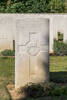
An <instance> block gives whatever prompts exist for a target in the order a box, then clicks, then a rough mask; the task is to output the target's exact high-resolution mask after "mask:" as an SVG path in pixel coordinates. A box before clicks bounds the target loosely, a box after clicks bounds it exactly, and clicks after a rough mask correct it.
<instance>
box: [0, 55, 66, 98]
mask: <svg viewBox="0 0 67 100" xmlns="http://www.w3.org/2000/svg"><path fill="white" fill-rule="evenodd" d="M14 66H15V60H14V58H13V57H11V58H5V57H4V58H0V100H11V96H10V94H9V92H8V90H7V88H6V85H7V84H10V83H14V69H15V67H14ZM50 80H51V81H54V82H57V83H60V82H61V83H67V57H66V56H64V57H63V56H62V57H59V56H58V57H56V56H51V57H50ZM52 99H53V100H67V97H44V98H37V99H33V98H25V99H24V100H52Z"/></svg>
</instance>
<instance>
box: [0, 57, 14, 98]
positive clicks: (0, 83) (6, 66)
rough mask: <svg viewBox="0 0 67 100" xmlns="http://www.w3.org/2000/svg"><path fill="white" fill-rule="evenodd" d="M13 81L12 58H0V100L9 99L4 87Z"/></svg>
mask: <svg viewBox="0 0 67 100" xmlns="http://www.w3.org/2000/svg"><path fill="white" fill-rule="evenodd" d="M10 83H14V58H5V57H2V58H0V100H11V96H10V94H9V92H8V90H7V88H6V85H7V84H10Z"/></svg>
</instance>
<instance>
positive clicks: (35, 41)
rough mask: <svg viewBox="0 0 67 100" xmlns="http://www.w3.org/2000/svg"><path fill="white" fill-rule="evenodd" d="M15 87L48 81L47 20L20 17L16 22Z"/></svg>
mask: <svg viewBox="0 0 67 100" xmlns="http://www.w3.org/2000/svg"><path fill="white" fill-rule="evenodd" d="M16 29H17V34H16V42H15V46H16V54H15V88H19V87H21V86H25V85H26V84H28V83H30V82H31V83H41V82H48V81H49V20H48V19H45V18H34V17H32V18H22V19H18V20H17V23H16Z"/></svg>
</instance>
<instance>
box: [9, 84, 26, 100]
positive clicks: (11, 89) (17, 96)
mask: <svg viewBox="0 0 67 100" xmlns="http://www.w3.org/2000/svg"><path fill="white" fill-rule="evenodd" d="M7 89H8V92H9V93H10V95H11V98H12V100H21V99H22V100H23V99H24V98H25V97H26V95H25V93H24V92H23V93H18V92H17V90H15V86H14V85H13V84H9V85H7Z"/></svg>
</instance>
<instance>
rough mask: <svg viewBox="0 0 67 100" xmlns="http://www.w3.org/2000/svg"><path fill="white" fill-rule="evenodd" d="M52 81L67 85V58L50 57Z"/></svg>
mask: <svg viewBox="0 0 67 100" xmlns="http://www.w3.org/2000/svg"><path fill="white" fill-rule="evenodd" d="M50 80H51V81H53V82H57V83H67V56H52V57H50Z"/></svg>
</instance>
